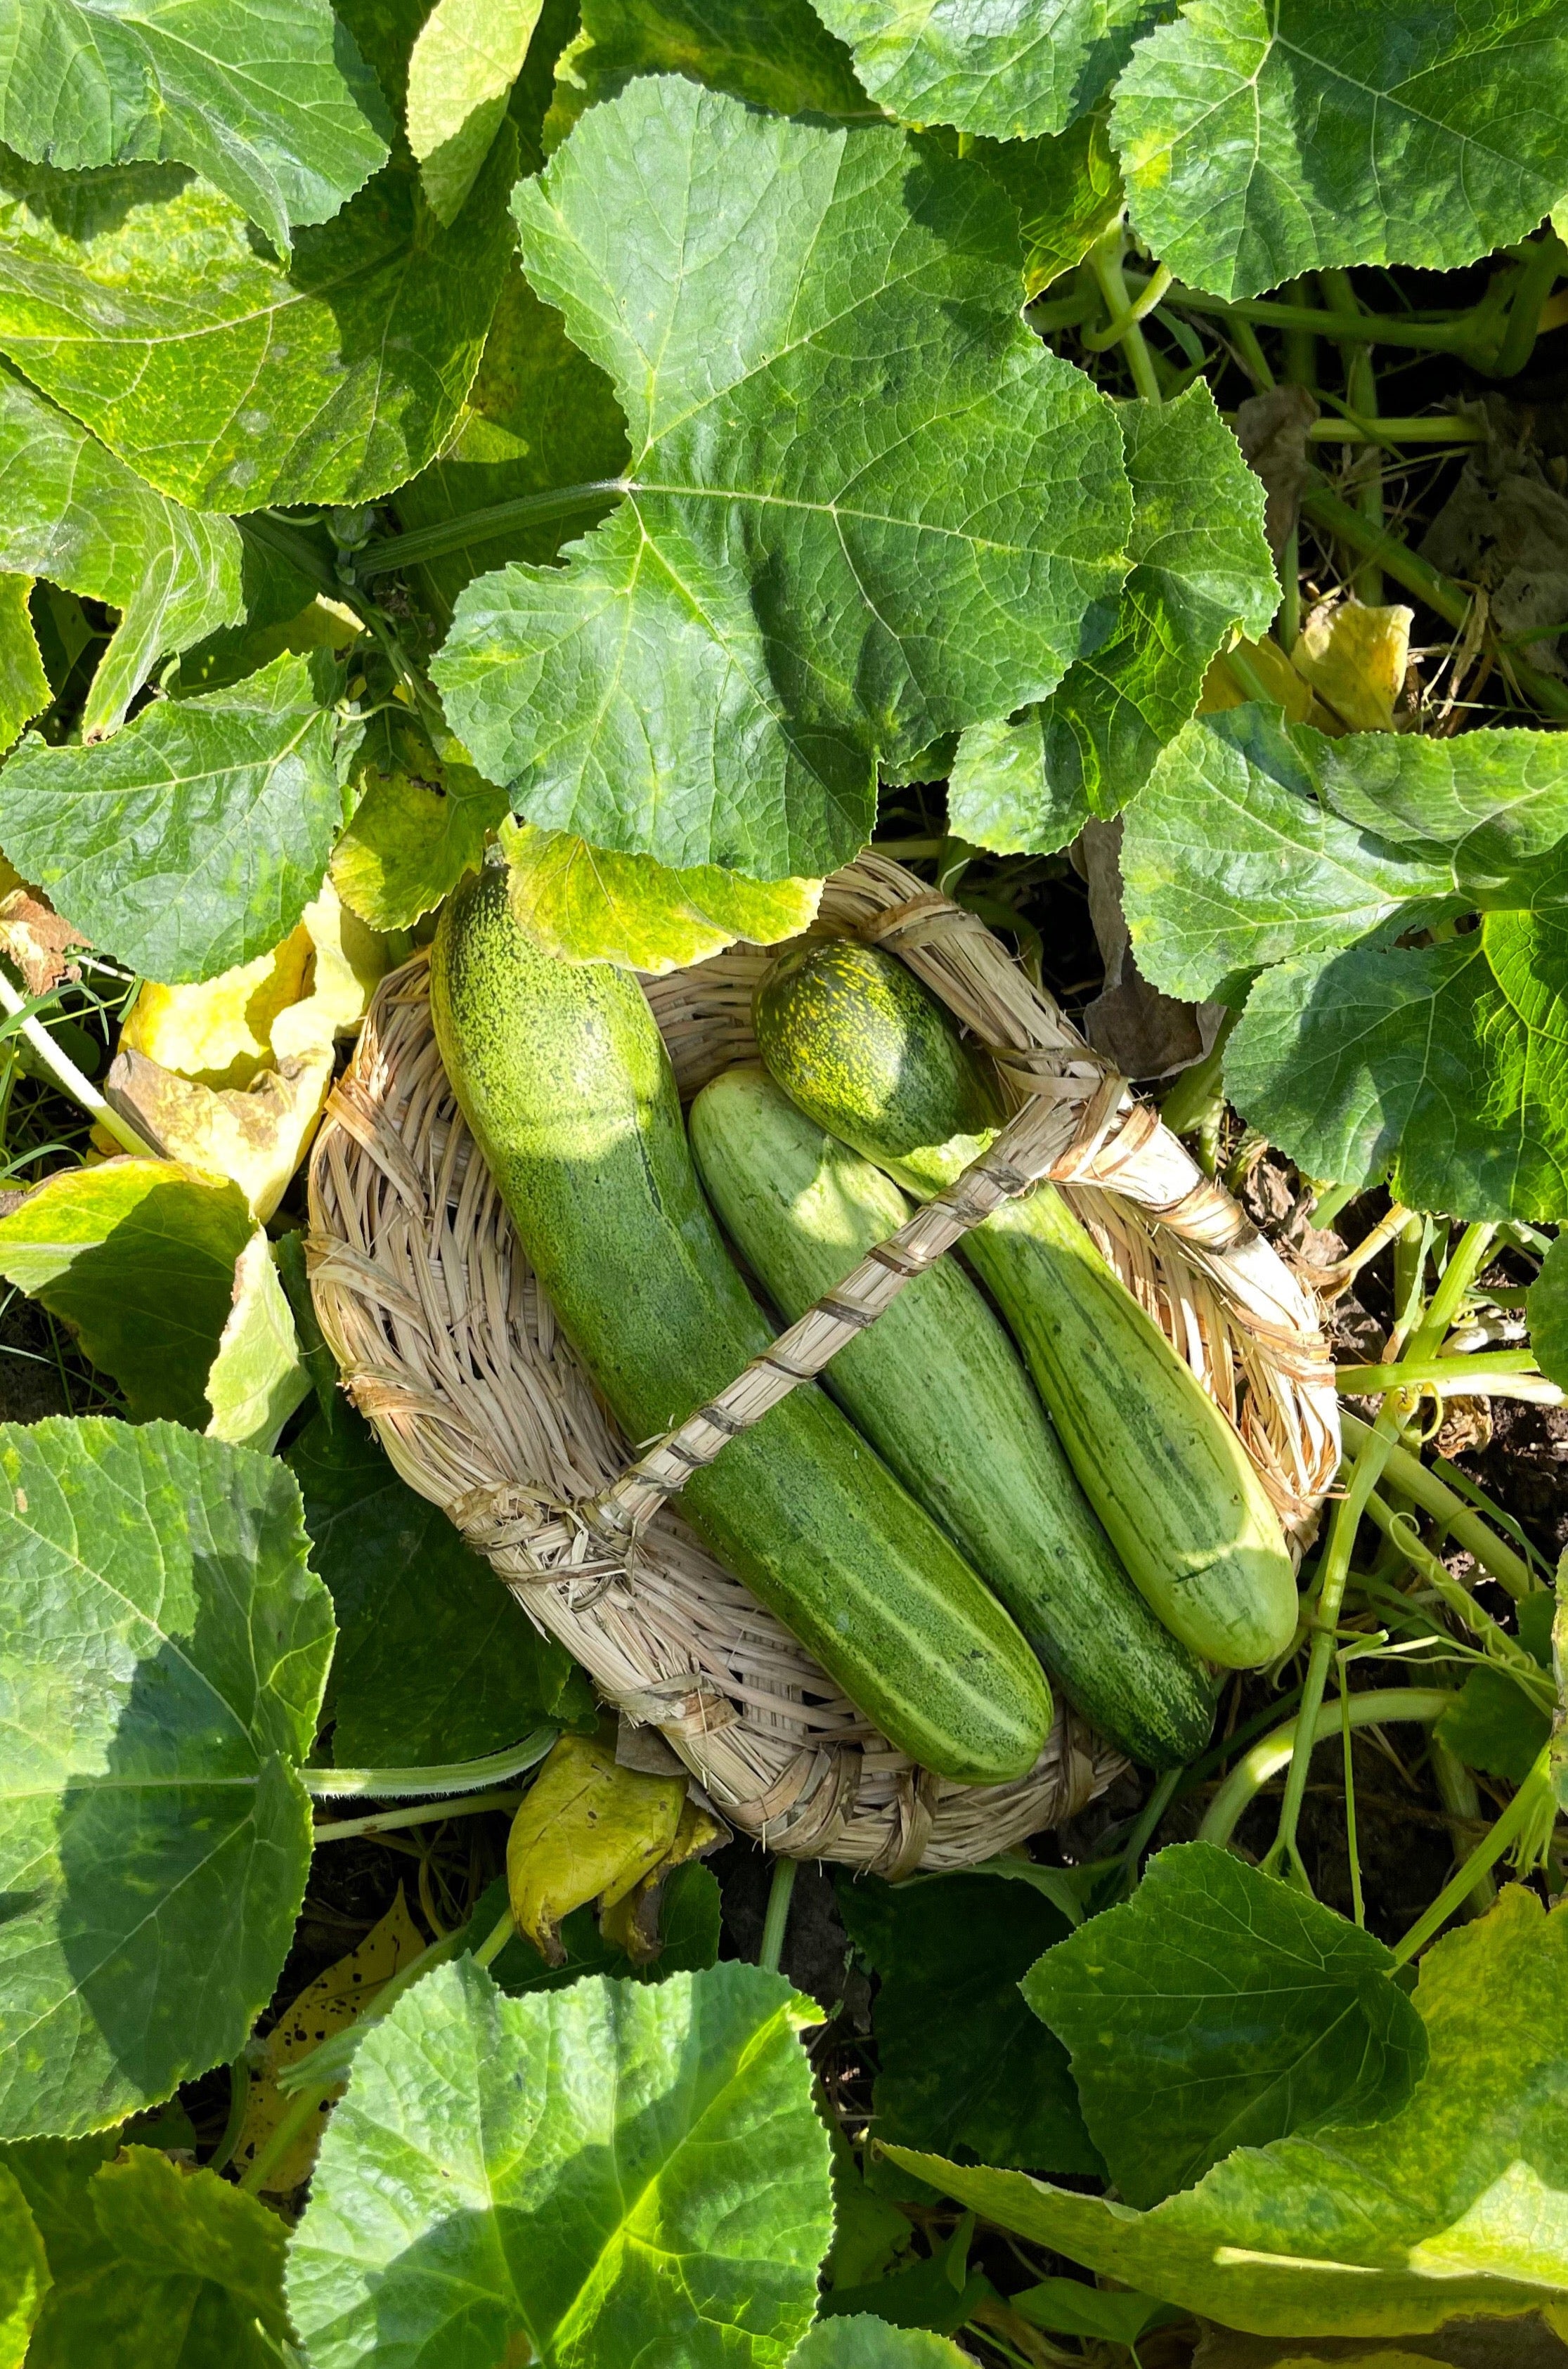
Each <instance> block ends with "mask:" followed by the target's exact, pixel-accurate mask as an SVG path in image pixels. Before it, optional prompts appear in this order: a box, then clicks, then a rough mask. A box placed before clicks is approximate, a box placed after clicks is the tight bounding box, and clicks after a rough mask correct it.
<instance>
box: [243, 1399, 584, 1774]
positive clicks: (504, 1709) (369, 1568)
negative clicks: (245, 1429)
mask: <svg viewBox="0 0 1568 2369" xmlns="http://www.w3.org/2000/svg"><path fill="white" fill-rule="evenodd" d="M288 1461H289V1464H290V1467H291V1469H292V1471H293V1473H294V1475H295V1478H296V1479H297V1480H298V1482H299V1484H300V1488H301V1490H302V1492H303V1496H304V1505H305V1524H306V1527H307V1528H308V1529H309V1531H310V1535H311V1553H312V1561H313V1562H314V1563H315V1568H316V1570H317V1571H318V1572H319V1573H320V1574H321V1576H322V1578H323V1579H324V1580H325V1581H326V1585H327V1586H328V1587H329V1589H330V1590H331V1592H332V1600H333V1606H334V1609H335V1611H336V1613H337V1618H338V1628H339V1630H340V1631H341V1636H340V1641H339V1644H338V1654H337V1657H336V1659H335V1662H334V1665H333V1677H332V1687H333V1696H332V1705H333V1715H334V1718H335V1720H336V1722H337V1723H336V1726H335V1728H334V1730H333V1750H334V1755H335V1757H336V1758H337V1759H338V1762H339V1764H340V1765H341V1766H343V1767H345V1768H366V1767H369V1768H375V1767H377V1766H385V1765H386V1764H387V1763H388V1762H395V1764H396V1765H398V1766H401V1767H404V1768H406V1767H410V1766H413V1767H418V1765H419V1764H420V1763H421V1762H424V1761H446V1760H458V1759H463V1758H464V1757H476V1756H478V1755H479V1754H481V1753H486V1752H498V1751H499V1750H500V1749H501V1747H502V1746H503V1745H508V1744H515V1743H516V1742H517V1741H518V1739H519V1737H520V1736H523V1735H527V1734H529V1733H530V1732H531V1730H532V1729H533V1728H535V1727H537V1726H539V1725H540V1724H542V1723H543V1722H544V1721H546V1720H550V1721H555V1722H560V1723H562V1724H569V1725H578V1724H579V1723H580V1722H583V1721H584V1720H585V1719H587V1720H589V1721H590V1722H591V1719H592V1715H593V1698H592V1695H591V1693H590V1691H589V1687H588V1683H587V1681H586V1679H584V1678H583V1677H582V1676H581V1674H580V1672H578V1669H577V1667H576V1665H575V1664H574V1663H573V1662H572V1660H571V1657H570V1655H569V1654H567V1652H566V1650H565V1648H564V1647H563V1646H560V1645H557V1644H555V1642H554V1641H553V1640H551V1639H549V1638H546V1637H544V1636H542V1635H541V1634H540V1632H539V1631H538V1630H537V1629H535V1628H534V1626H533V1623H532V1621H531V1620H530V1619H529V1618H528V1616H527V1614H526V1613H525V1612H524V1611H523V1610H522V1608H521V1606H520V1605H519V1604H517V1603H515V1602H514V1601H513V1599H512V1597H511V1596H509V1593H508V1591H507V1590H506V1589H505V1588H504V1587H502V1586H501V1585H500V1584H499V1582H498V1580H497V1578H496V1574H495V1573H494V1572H493V1571H492V1570H491V1568H490V1566H489V1564H488V1563H487V1562H485V1560H484V1558H483V1557H482V1556H480V1555H476V1554H475V1552H474V1551H473V1550H472V1548H470V1547H468V1546H466V1545H464V1540H463V1539H462V1537H461V1535H460V1534H459V1532H458V1531H457V1530H456V1529H455V1528H453V1527H452V1523H451V1522H449V1521H448V1519H447V1517H446V1516H445V1515H444V1514H443V1513H442V1512H441V1508H440V1507H439V1506H437V1505H430V1504H429V1503H428V1502H427V1500H426V1499H424V1498H423V1497H419V1496H417V1495H416V1494H415V1493H414V1491H413V1490H412V1489H410V1488H409V1486H408V1484H407V1482H406V1481H403V1480H400V1479H399V1477H398V1475H397V1473H396V1472H395V1471H394V1469H393V1467H392V1465H391V1464H390V1463H389V1462H388V1460H387V1459H386V1457H385V1456H384V1455H383V1452H382V1450H381V1448H379V1447H378V1446H377V1444H376V1440H375V1437H374V1435H373V1434H372V1431H371V1429H370V1426H369V1425H368V1424H366V1423H365V1422H364V1421H363V1420H362V1418H361V1416H359V1415H357V1414H355V1413H353V1411H352V1409H351V1408H349V1406H348V1405H347V1404H346V1403H345V1402H342V1401H339V1402H338V1404H337V1405H336V1406H335V1407H334V1410H333V1419H332V1421H331V1422H330V1423H328V1422H327V1421H326V1419H325V1418H324V1417H319V1416H318V1417H317V1418H315V1420H314V1421H313V1422H312V1423H311V1424H310V1425H309V1426H308V1427H307V1428H306V1429H305V1430H304V1431H303V1432H302V1433H301V1434H300V1436H299V1437H298V1438H297V1439H295V1440H293V1441H292V1443H291V1445H290V1448H289V1453H288Z"/></svg>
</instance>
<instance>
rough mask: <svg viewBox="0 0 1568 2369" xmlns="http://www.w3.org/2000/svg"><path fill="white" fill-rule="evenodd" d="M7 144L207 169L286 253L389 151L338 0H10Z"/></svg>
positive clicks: (80, 158)
mask: <svg viewBox="0 0 1568 2369" xmlns="http://www.w3.org/2000/svg"><path fill="white" fill-rule="evenodd" d="M0 57H3V58H4V59H5V72H4V74H0V140H4V141H5V142H6V143H7V144H8V145H9V146H10V147H12V148H15V149H16V150H17V153H18V154H20V155H23V156H30V157H32V158H34V159H35V161H39V160H42V159H45V158H47V159H48V160H49V162H50V163H52V164H53V165H55V166H61V167H68V166H77V167H80V166H93V165H112V164H115V163H117V162H118V161H119V160H120V158H121V157H125V158H132V157H139V158H146V157H162V158H165V159H166V160H167V161H168V162H169V163H171V164H179V165H193V166H195V167H196V170H197V171H198V172H199V173H204V174H205V175H206V177H207V178H208V179H209V180H210V181H212V182H213V183H214V184H215V186H216V187H217V188H218V189H222V190H223V192H224V193H225V195H226V196H228V197H229V198H231V199H232V200H234V202H235V205H236V206H238V207H239V208H240V209H241V211H242V212H244V213H246V214H248V215H249V216H250V219H251V220H252V221H253V222H254V223H258V224H259V225H260V227H261V229H262V230H264V231H265V232H266V233H267V235H268V237H269V239H270V240H271V241H272V244H273V245H274V246H276V247H278V248H279V249H280V251H283V252H286V251H287V249H288V246H289V238H290V225H291V223H320V222H325V221H326V219H327V217H328V215H329V214H335V213H336V212H338V207H339V206H340V205H341V204H342V203H343V200H344V199H345V198H349V197H351V196H352V195H353V193H354V191H355V190H356V189H359V188H360V187H361V184H362V183H363V182H364V181H366V180H368V179H369V177H370V176H371V175H372V173H373V172H374V171H375V170H376V167H377V166H380V165H384V164H385V162H386V141H385V138H384V137H383V134H384V133H385V132H388V131H390V129H391V125H390V123H389V121H388V120H387V113H386V108H385V104H384V102H383V98H382V96H381V92H380V89H379V88H378V86H377V84H376V79H375V76H374V75H373V74H372V73H371V71H370V69H369V67H368V66H367V65H366V64H365V63H364V60H363V59H362V58H361V56H360V53H359V52H358V51H357V50H356V48H355V47H354V43H353V40H352V37H351V36H350V35H349V34H348V33H347V32H346V31H345V29H344V28H343V27H342V26H340V25H339V24H338V22H337V21H336V20H335V18H334V17H333V13H332V9H331V6H329V0H290V6H287V7H285V8H279V7H277V6H269V5H268V0H0Z"/></svg>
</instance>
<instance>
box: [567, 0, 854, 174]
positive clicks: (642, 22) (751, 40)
mask: <svg viewBox="0 0 1568 2369" xmlns="http://www.w3.org/2000/svg"><path fill="white" fill-rule="evenodd" d="M635 74H686V75H688V76H689V77H690V79H691V80H692V82H699V83H701V84H702V85H703V86H704V88H705V89H707V90H727V91H728V92H729V94H730V96H731V97H734V98H744V99H746V100H747V101H749V103H750V105H751V106H752V107H765V108H768V109H771V110H772V111H773V114H775V115H827V116H841V117H842V118H843V119H844V120H845V121H847V122H855V121H860V122H870V123H879V122H881V121H882V120H883V111H882V109H881V108H879V107H878V106H877V105H876V102H875V100H873V99H869V98H867V97H866V95H865V93H864V90H863V89H862V88H861V86H860V85H859V83H858V82H857V81H856V80H855V73H854V67H853V64H852V63H851V61H850V54H849V52H848V51H847V50H846V49H845V47H844V45H843V43H842V42H841V41H837V40H834V38H833V36H832V34H831V33H830V32H829V30H828V29H827V27H826V25H825V24H824V23H823V22H822V15H821V12H818V11H817V10H815V9H813V8H812V7H810V6H808V5H807V0H583V9H582V29H581V31H580V32H579V34H578V38H577V39H576V40H574V41H571V42H569V43H568V44H567V48H566V49H565V50H564V51H563V52H562V53H561V57H560V61H559V63H558V64H557V66H556V68H555V97H554V98H553V99H552V101H551V105H550V111H549V113H548V115H547V116H546V117H545V119H544V146H545V151H546V153H548V152H550V151H551V150H553V149H555V148H558V147H559V146H560V144H561V142H562V141H563V140H564V139H565V138H566V136H567V132H569V131H570V130H571V128H572V126H573V124H574V123H575V122H576V121H577V120H578V116H579V115H581V114H582V112H583V110H584V109H585V108H589V107H595V106H597V105H598V104H599V103H600V102H601V100H603V99H607V98H613V97H615V95H616V93H617V92H618V91H622V90H624V88H625V86H626V85H627V84H628V83H629V82H630V81H631V80H632V78H633V76H634V75H635Z"/></svg>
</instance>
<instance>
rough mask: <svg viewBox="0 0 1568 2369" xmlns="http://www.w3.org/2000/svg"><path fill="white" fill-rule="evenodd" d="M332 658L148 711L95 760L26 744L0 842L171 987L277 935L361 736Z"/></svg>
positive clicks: (337, 814)
mask: <svg viewBox="0 0 1568 2369" xmlns="http://www.w3.org/2000/svg"><path fill="white" fill-rule="evenodd" d="M333 689H334V676H333V669H332V666H331V661H330V659H329V658H326V655H325V654H324V653H317V654H316V657H315V660H314V661H312V660H309V659H306V658H299V657H294V656H285V657H283V658H277V659H275V660H274V661H273V663H272V664H271V665H270V666H269V667H267V668H265V669H263V670H262V672H261V673H260V674H255V675H251V676H248V677H247V678H246V681H243V682H239V683H235V685H233V687H232V688H231V689H229V690H227V691H218V692H211V693H209V694H208V695H207V696H206V697H203V698H194V699H160V700H155V701H154V702H153V703H152V704H151V705H149V706H147V707H144V708H143V710H142V712H141V714H140V715H137V716H135V717H133V718H132V722H131V723H129V724H128V725H127V726H126V727H124V729H123V730H122V731H120V732H119V733H117V734H116V735H115V737H114V738H113V739H112V740H107V741H104V742H103V743H101V744H100V745H99V746H98V747H97V748H58V749H56V748H51V747H49V746H47V745H46V744H45V743H44V742H43V741H41V740H40V739H38V738H36V737H32V738H29V739H27V740H26V741H24V743H23V744H22V746H21V747H20V748H19V749H18V750H16V752H15V753H14V754H13V755H12V756H11V757H10V758H9V759H8V760H7V761H6V769H5V772H4V773H3V774H0V844H3V845H4V846H5V847H6V850H7V852H8V853H10V855H11V857H12V859H13V861H14V862H15V863H16V864H17V866H18V867H19V868H20V869H21V870H22V871H23V872H24V873H25V874H26V875H27V876H28V877H29V879H31V880H34V881H36V882H37V883H38V885H39V886H40V887H42V888H44V889H46V890H47V891H48V893H49V896H50V898H51V899H52V902H53V904H54V906H55V908H56V909H57V910H59V911H60V912H62V913H64V914H65V915H67V916H68V918H69V919H70V920H71V921H74V922H75V923H76V924H77V926H78V928H80V929H81V930H82V931H83V933H85V934H86V937H88V938H89V939H90V940H91V941H92V943H93V944H95V945H97V946H100V947H103V948H104V949H105V950H106V951H109V952H112V953H114V954H116V955H118V956H120V958H121V959H122V960H123V961H125V962H127V963H130V964H132V965H133V966H134V967H136V968H137V969H138V970H141V971H143V972H145V973H146V974H147V975H148V976H149V977H151V978H157V979H163V980H166V981H167V982H168V983H169V984H171V985H179V984H180V983H182V982H184V981H188V980H193V979H209V978H215V977H217V976H218V975H219V974H220V973H222V972H223V971H226V970H230V969H233V968H234V967H235V965H236V964H240V963H246V962H250V961H252V960H254V958H255V957H256V956H258V955H261V954H264V953H266V952H268V951H269V949H270V948H271V947H273V946H276V945H277V944H279V942H280V940H281V939H283V938H285V937H286V936H287V935H288V933H289V932H290V931H291V930H292V928H293V926H294V924H295V923H296V921H298V920H299V918H300V915H301V914H302V912H303V910H304V908H305V905H306V903H307V901H308V900H309V898H311V897H312V896H314V895H315V891H316V889H317V887H319V885H320V882H321V877H322V875H323V873H324V872H325V871H326V859H327V855H328V853H329V851H330V849H331V846H332V841H333V838H334V836H335V834H336V832H337V831H338V828H339V827H340V825H341V823H342V820H343V778H344V773H345V771H346V768H347V763H348V760H349V757H350V756H351V755H352V752H353V748H354V744H355V741H356V739H357V738H358V733H359V728H360V727H358V726H357V725H355V724H353V723H349V724H348V725H347V726H343V725H341V724H340V722H339V719H338V716H337V715H335V714H334V712H333V709H332V708H331V707H330V706H329V705H324V704H323V700H324V698H327V697H329V696H330V695H331V693H332V691H333Z"/></svg>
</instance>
